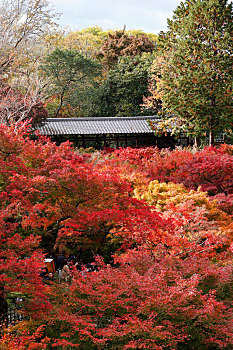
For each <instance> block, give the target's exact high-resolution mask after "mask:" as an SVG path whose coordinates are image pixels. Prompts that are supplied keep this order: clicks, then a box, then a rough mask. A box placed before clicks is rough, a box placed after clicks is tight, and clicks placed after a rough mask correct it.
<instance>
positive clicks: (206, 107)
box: [147, 0, 233, 145]
mask: <svg viewBox="0 0 233 350" xmlns="http://www.w3.org/2000/svg"><path fill="white" fill-rule="evenodd" d="M232 18H233V11H232V3H229V4H228V3H227V0H186V1H185V2H184V3H181V4H180V5H179V6H178V7H177V9H176V10H175V11H174V15H173V19H172V20H168V29H169V30H168V32H167V33H163V32H162V33H160V35H159V38H158V40H159V51H158V52H159V54H158V56H157V59H156V61H155V63H154V69H155V73H154V76H153V81H152V87H151V91H152V94H153V96H154V98H161V100H162V103H163V112H164V115H168V116H171V115H172V116H173V117H174V116H175V118H176V123H175V124H176V126H177V125H181V126H182V125H183V126H185V128H186V131H187V132H188V133H189V134H192V135H194V136H196V137H199V136H203V135H205V134H206V133H207V134H208V135H209V144H210V145H212V144H213V143H214V136H215V135H216V134H217V133H218V132H219V131H221V130H226V131H227V130H229V129H231V127H232V122H233V99H232V84H233V79H232V78H233V21H232ZM150 102H151V101H149V100H147V105H150ZM173 125H174V124H173Z"/></svg>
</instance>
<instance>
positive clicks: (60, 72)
mask: <svg viewBox="0 0 233 350" xmlns="http://www.w3.org/2000/svg"><path fill="white" fill-rule="evenodd" d="M42 68H43V70H44V71H45V73H46V75H47V76H48V77H50V78H51V81H52V83H53V94H54V93H55V95H57V96H58V98H59V104H58V106H57V110H56V112H55V116H56V117H57V116H58V115H59V112H60V110H61V108H62V106H63V104H64V103H68V102H70V100H72V96H74V95H75V96H76V98H77V95H78V94H79V92H81V91H83V90H84V89H85V87H88V86H89V85H91V84H94V79H95V78H96V77H97V76H98V75H99V74H100V65H99V64H98V63H97V62H96V61H93V60H92V59H90V58H85V57H84V56H83V55H82V54H81V53H79V52H78V51H77V50H74V49H72V50H68V49H64V50H61V49H59V48H57V49H56V50H54V51H53V52H52V53H51V54H49V55H48V57H47V59H46V63H45V64H44V65H43V66H42Z"/></svg>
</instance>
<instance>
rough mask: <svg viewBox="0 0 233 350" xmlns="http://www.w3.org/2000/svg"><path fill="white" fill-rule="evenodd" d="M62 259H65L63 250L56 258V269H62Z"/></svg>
mask: <svg viewBox="0 0 233 350" xmlns="http://www.w3.org/2000/svg"><path fill="white" fill-rule="evenodd" d="M64 260H65V252H64V251H62V252H61V254H60V255H59V256H58V258H57V266H56V269H57V270H62V268H63V266H64Z"/></svg>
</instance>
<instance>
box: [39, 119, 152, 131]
mask: <svg viewBox="0 0 233 350" xmlns="http://www.w3.org/2000/svg"><path fill="white" fill-rule="evenodd" d="M148 120H153V121H156V120H158V118H157V117H153V116H152V117H118V118H116V117H114V118H48V119H47V120H46V121H45V123H44V124H43V125H42V126H41V127H40V128H39V131H40V133H41V134H42V135H49V136H53V135H87V134H89V135H94V134H126V133H127V134H141V133H152V132H153V131H152V130H151V128H150V127H149V124H148Z"/></svg>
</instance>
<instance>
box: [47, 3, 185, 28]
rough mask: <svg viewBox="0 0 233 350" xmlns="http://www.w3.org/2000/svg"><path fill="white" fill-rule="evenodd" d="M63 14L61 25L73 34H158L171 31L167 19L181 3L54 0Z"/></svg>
mask: <svg viewBox="0 0 233 350" xmlns="http://www.w3.org/2000/svg"><path fill="white" fill-rule="evenodd" d="M50 3H51V5H52V6H53V7H54V9H55V10H56V11H57V12H60V13H61V18H60V24H61V25H62V26H69V27H70V28H71V29H72V30H75V29H83V28H87V27H94V26H99V27H102V28H103V29H105V30H106V29H123V27H124V25H126V29H142V30H143V31H144V32H147V33H149V32H150V33H155V34H158V33H159V32H160V31H161V30H163V31H166V30H167V18H170V19H171V18H172V14H173V11H174V10H175V9H176V7H177V6H178V5H179V4H180V0H50Z"/></svg>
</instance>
